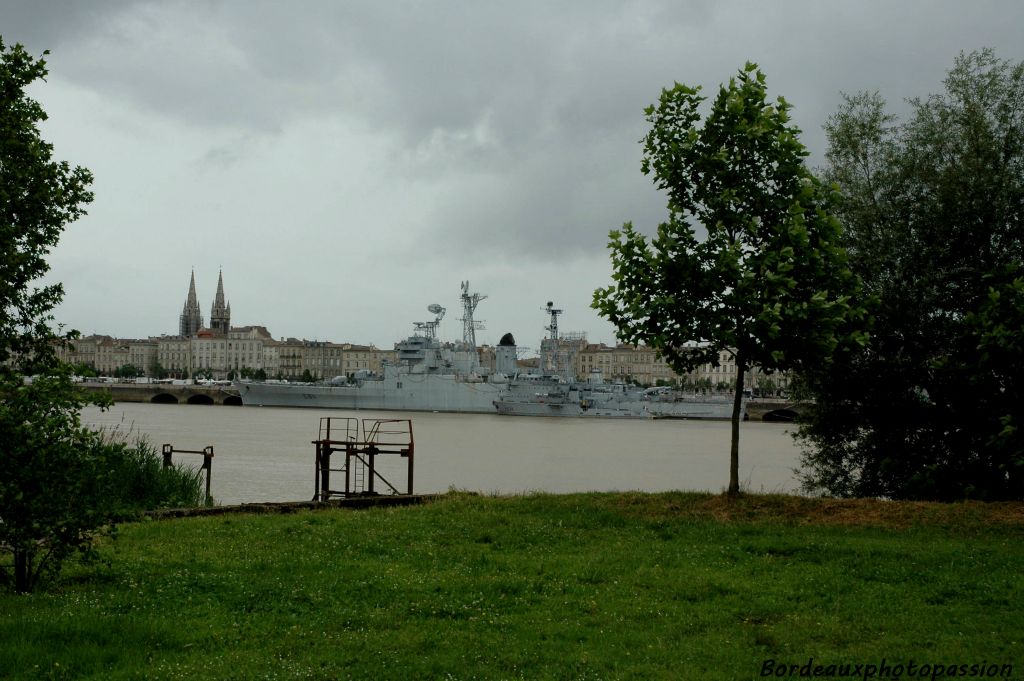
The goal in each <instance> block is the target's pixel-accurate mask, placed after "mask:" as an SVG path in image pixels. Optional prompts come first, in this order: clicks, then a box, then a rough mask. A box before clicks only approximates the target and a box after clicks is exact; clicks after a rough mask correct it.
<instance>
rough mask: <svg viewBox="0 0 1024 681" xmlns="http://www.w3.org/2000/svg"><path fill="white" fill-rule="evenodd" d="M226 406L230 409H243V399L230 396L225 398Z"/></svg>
mask: <svg viewBox="0 0 1024 681" xmlns="http://www.w3.org/2000/svg"><path fill="white" fill-rule="evenodd" d="M224 404H226V405H228V406H230V407H241V406H242V398H241V397H239V396H238V395H228V396H227V397H225V398H224Z"/></svg>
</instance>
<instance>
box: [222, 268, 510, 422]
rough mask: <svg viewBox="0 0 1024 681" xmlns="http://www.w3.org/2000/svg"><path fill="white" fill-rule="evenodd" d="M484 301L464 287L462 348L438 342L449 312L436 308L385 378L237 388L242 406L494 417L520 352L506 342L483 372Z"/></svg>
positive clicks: (399, 346) (420, 324) (405, 343)
mask: <svg viewBox="0 0 1024 681" xmlns="http://www.w3.org/2000/svg"><path fill="white" fill-rule="evenodd" d="M485 298H486V296H484V295H481V294H479V293H470V291H469V282H468V281H467V282H463V283H462V297H461V300H462V306H463V319H462V321H463V338H462V342H456V343H442V342H441V341H439V340H438V338H437V327H438V325H439V324H440V323H441V319H443V318H444V315H445V312H446V309H445V308H444V307H442V306H440V305H437V304H433V305H430V306H429V307H428V308H427V309H428V311H429V312H430V313H431V314H433V315H434V319H432V320H430V321H426V322H415V323H414V331H413V334H412V335H411V336H409V337H408V338H406V339H405V340H403V341H401V342H400V343H398V344H397V345H396V351H397V356H396V361H395V362H394V363H390V364H385V365H384V367H383V371H382V374H383V375H379V376H362V377H356V378H353V379H346V378H343V377H338V378H337V379H334V380H332V381H329V382H327V383H318V384H296V383H290V384H289V383H238V384H237V388H238V392H239V395H240V396H241V399H242V404H243V405H255V406H273V407H318V408H327V409H351V410H379V411H438V412H467V413H481V414H493V413H495V410H494V400H495V399H497V398H498V397H500V396H501V395H502V394H503V393H505V392H507V391H508V390H509V380H510V378H511V377H513V376H514V374H515V371H516V347H515V344H514V341H511V342H504V343H503V344H502V345H500V346H499V347H498V348H497V349H496V362H495V369H494V370H493V371H492V370H490V369H488V368H486V367H483V366H481V364H480V359H479V355H478V354H477V348H476V333H475V332H476V330H477V329H479V328H480V325H479V322H476V321H475V320H474V318H473V314H474V311H475V309H476V306H477V304H478V303H479V302H480V301H482V300H484V299H485ZM506 339H511V336H510V335H508V334H506ZM503 340H504V339H503Z"/></svg>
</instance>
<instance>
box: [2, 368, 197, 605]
mask: <svg viewBox="0 0 1024 681" xmlns="http://www.w3.org/2000/svg"><path fill="white" fill-rule="evenodd" d="M2 389H3V394H4V400H3V401H2V402H0V436H2V437H3V441H2V442H0V447H2V451H3V456H4V467H5V468H4V475H3V476H0V521H2V522H0V556H4V555H5V554H6V555H9V556H10V559H11V562H10V564H9V565H8V566H7V567H6V568H3V569H0V584H3V583H4V582H6V583H9V584H10V585H11V586H13V587H14V588H15V589H16V590H17V591H31V590H32V589H33V588H34V587H35V586H36V585H37V584H38V583H39V581H40V580H41V579H43V578H45V577H47V576H50V575H52V574H54V573H55V572H56V571H57V570H59V568H60V566H61V563H62V562H63V561H64V560H65V559H66V558H68V557H70V556H71V555H73V554H75V553H80V554H82V555H83V556H86V557H93V556H95V555H96V554H95V542H94V539H95V538H96V537H98V536H102V535H105V534H108V533H110V532H111V531H112V529H113V523H114V521H116V520H118V519H122V518H125V517H130V516H133V515H135V514H137V513H138V512H140V511H144V510H150V509H155V508H162V507H168V506H198V505H201V504H202V503H203V502H204V498H205V489H204V487H203V486H202V484H201V476H200V472H199V471H198V470H190V469H181V468H175V467H171V468H166V469H165V468H163V462H162V460H161V459H160V457H158V455H157V453H156V451H155V450H154V448H153V447H152V445H150V444H149V443H148V442H146V441H143V440H140V441H137V442H134V443H128V442H127V441H126V440H125V439H124V438H118V437H116V436H114V437H112V436H111V434H110V433H101V432H97V431H94V430H91V429H89V428H86V427H83V426H82V425H81V423H80V420H79V410H80V409H81V408H82V406H84V405H85V404H87V403H95V402H97V400H96V399H95V398H94V397H93V396H90V395H87V394H85V393H84V392H81V391H79V390H78V389H77V388H76V387H75V386H74V385H73V384H72V383H71V378H70V371H69V370H64V371H62V372H61V371H58V372H55V373H51V374H49V375H45V376H40V377H37V378H36V379H35V380H33V381H32V382H31V383H24V382H22V383H17V382H10V381H8V382H6V383H5V384H4V385H3V388H2Z"/></svg>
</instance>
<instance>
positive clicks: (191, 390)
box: [84, 383, 242, 406]
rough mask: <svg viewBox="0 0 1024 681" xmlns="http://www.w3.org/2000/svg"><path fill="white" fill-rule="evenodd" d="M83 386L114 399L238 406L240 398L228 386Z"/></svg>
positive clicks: (119, 384)
mask: <svg viewBox="0 0 1024 681" xmlns="http://www.w3.org/2000/svg"><path fill="white" fill-rule="evenodd" d="M84 387H85V388H87V389H89V390H94V391H96V392H105V393H107V394H109V395H110V397H111V398H112V399H113V400H114V402H152V403H154V404H226V405H234V406H241V405H242V398H241V397H239V396H238V391H237V390H235V388H234V386H230V385H191V384H189V385H173V384H169V383H85V384H84Z"/></svg>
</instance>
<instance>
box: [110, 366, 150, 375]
mask: <svg viewBox="0 0 1024 681" xmlns="http://www.w3.org/2000/svg"><path fill="white" fill-rule="evenodd" d="M144 373H145V372H144V371H142V369H140V368H139V367H137V366H135V365H134V364H123V365H121V366H119V367H117V368H116V369H114V376H115V377H116V378H137V377H139V376H142V375H143V374H144Z"/></svg>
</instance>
